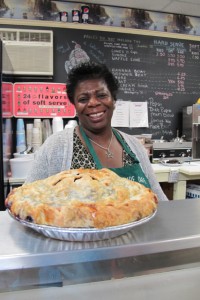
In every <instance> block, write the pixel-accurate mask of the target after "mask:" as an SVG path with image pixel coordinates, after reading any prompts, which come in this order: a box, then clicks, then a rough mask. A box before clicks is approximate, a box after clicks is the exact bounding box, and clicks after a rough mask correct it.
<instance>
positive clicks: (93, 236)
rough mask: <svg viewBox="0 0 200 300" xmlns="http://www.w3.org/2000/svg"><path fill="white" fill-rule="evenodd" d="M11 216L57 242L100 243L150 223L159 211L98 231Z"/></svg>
mask: <svg viewBox="0 0 200 300" xmlns="http://www.w3.org/2000/svg"><path fill="white" fill-rule="evenodd" d="M7 211H8V213H9V215H10V216H11V217H12V218H13V219H14V220H16V221H18V222H19V223H20V224H22V225H24V226H26V227H29V228H31V229H33V230H35V231H37V232H39V233H41V234H43V235H44V236H46V237H50V238H53V239H57V240H65V241H73V242H74V241H82V242H86V241H99V240H106V239H110V238H114V237H117V236H119V235H122V234H124V233H126V232H128V231H129V230H131V229H132V228H134V227H136V226H138V225H142V224H144V223H146V222H148V221H150V220H151V219H152V218H153V217H154V216H155V214H156V212H157V210H155V212H154V213H153V214H152V215H150V216H148V217H146V218H143V219H141V220H139V221H135V222H131V223H128V224H124V225H119V226H112V227H106V228H103V229H97V228H61V227H54V226H47V225H38V224H33V223H29V222H27V221H24V220H21V219H19V218H18V217H15V216H13V214H12V213H11V212H10V210H9V209H8V210H7Z"/></svg>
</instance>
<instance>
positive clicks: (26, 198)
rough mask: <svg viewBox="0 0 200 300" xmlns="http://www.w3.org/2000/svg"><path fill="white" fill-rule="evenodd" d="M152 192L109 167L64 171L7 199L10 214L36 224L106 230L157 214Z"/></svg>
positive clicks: (13, 193) (16, 190) (26, 187)
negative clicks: (106, 228)
mask: <svg viewBox="0 0 200 300" xmlns="http://www.w3.org/2000/svg"><path fill="white" fill-rule="evenodd" d="M157 203H158V201H157V196H156V195H155V194H154V193H153V192H152V190H151V189H149V188H146V187H145V186H144V185H142V184H140V183H138V182H133V181H131V180H129V179H126V178H122V177H119V176H118V175H117V174H115V173H114V172H113V171H110V170H108V169H106V168H104V169H101V170H95V169H74V170H68V171H63V172H61V173H58V174H56V175H53V176H50V177H48V178H46V179H42V180H37V181H35V182H32V183H27V184H24V185H22V186H20V187H18V188H15V189H13V190H12V191H11V192H10V194H9V195H8V197H7V199H6V200H5V205H6V207H7V208H8V209H9V210H10V213H11V214H12V215H13V216H15V217H17V218H19V219H21V220H25V221H28V222H32V223H34V224H39V225H50V226H56V227H65V228H69V227H70V228H73V227H75V228H77V227H79V228H83V227H84V228H85V227H86V228H90V227H93V228H105V227H110V226H116V225H121V224H126V223H130V222H133V221H137V220H140V219H142V218H145V217H147V216H150V215H151V214H153V212H154V211H155V210H156V208H157Z"/></svg>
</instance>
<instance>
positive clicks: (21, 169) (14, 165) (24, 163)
mask: <svg viewBox="0 0 200 300" xmlns="http://www.w3.org/2000/svg"><path fill="white" fill-rule="evenodd" d="M33 161H34V159H27V158H11V159H10V169H11V176H12V177H13V178H23V179H25V178H26V176H27V174H28V172H29V170H30V169H31V166H32V164H33Z"/></svg>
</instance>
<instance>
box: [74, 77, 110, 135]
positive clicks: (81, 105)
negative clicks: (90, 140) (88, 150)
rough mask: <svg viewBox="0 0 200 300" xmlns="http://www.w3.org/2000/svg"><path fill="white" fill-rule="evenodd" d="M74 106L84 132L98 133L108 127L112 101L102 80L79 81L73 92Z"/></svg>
mask: <svg viewBox="0 0 200 300" xmlns="http://www.w3.org/2000/svg"><path fill="white" fill-rule="evenodd" d="M74 104H75V107H76V111H77V114H78V117H79V121H80V123H81V125H82V126H83V127H84V128H85V129H86V130H89V131H93V132H99V131H101V130H104V129H106V128H107V127H110V125H111V118H112V115H113V109H114V100H113V98H112V96H111V93H110V91H109V89H108V87H107V85H106V83H105V81H104V80H101V79H91V80H84V81H81V82H80V83H79V84H78V85H77V87H76V90H75V94H74Z"/></svg>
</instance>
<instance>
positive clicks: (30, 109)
mask: <svg viewBox="0 0 200 300" xmlns="http://www.w3.org/2000/svg"><path fill="white" fill-rule="evenodd" d="M75 115H76V110H75V107H74V105H73V104H71V103H70V101H69V99H68V97H67V93H66V85H65V84H64V83H34V82H25V83H14V116H15V117H19V118H31V117H34V118H37V117H39V118H51V117H52V118H53V117H62V118H74V117H75Z"/></svg>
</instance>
